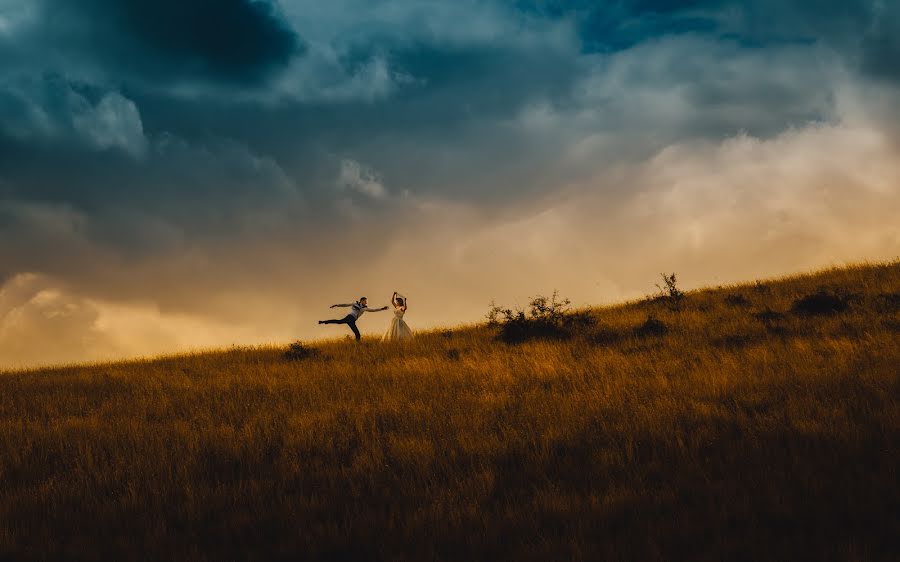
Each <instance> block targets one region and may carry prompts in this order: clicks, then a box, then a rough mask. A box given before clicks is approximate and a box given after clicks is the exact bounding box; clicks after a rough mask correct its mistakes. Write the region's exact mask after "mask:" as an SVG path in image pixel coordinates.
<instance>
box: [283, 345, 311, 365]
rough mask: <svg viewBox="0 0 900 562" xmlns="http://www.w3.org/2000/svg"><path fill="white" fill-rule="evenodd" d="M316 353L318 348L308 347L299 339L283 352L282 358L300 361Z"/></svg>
mask: <svg viewBox="0 0 900 562" xmlns="http://www.w3.org/2000/svg"><path fill="white" fill-rule="evenodd" d="M318 355H319V350H317V349H315V348H313V347H309V346H308V345H306V344H304V343H303V342H301V341H295V342H294V343H292V344H291V345H289V346H288V348H287V351H285V352H284V358H285V359H287V360H288V361H302V360H304V359H312V358H313V357H317V356H318Z"/></svg>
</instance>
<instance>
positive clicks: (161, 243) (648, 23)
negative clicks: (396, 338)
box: [0, 0, 900, 368]
mask: <svg viewBox="0 0 900 562" xmlns="http://www.w3.org/2000/svg"><path fill="white" fill-rule="evenodd" d="M897 108H900V3H898V2H893V1H889V0H821V1H819V2H809V1H807V0H759V1H756V2H751V1H749V0H684V1H675V0H609V1H594V2H590V1H584V0H581V1H579V0H573V1H564V0H507V1H501V0H455V1H433V0H432V1H423V0H382V1H376V0H332V1H329V2H320V1H314V0H280V1H277V2H276V1H269V0H80V1H78V2H72V1H71V0H0V368H15V367H23V366H33V365H39V364H45V363H58V362H72V361H92V360H101V359H109V358H118V357H137V356H150V355H154V354H159V353H171V352H176V351H184V350H196V349H202V348H210V347H230V346H232V345H249V344H258V343H286V342H289V341H292V340H295V339H303V340H314V339H318V338H329V337H343V336H344V335H345V334H344V331H342V329H343V328H345V327H343V326H337V327H336V326H321V327H320V326H318V324H317V323H316V320H318V319H322V318H328V317H330V316H332V315H333V314H334V313H335V312H336V311H332V310H329V309H328V306H329V305H331V304H333V303H339V302H350V301H352V300H355V299H356V298H358V297H360V296H363V295H365V296H368V297H369V299H370V304H371V305H373V306H374V305H382V304H387V302H388V300H389V298H390V294H391V292H392V291H394V290H398V291H400V292H401V293H403V294H405V295H406V296H407V297H408V298H409V311H408V312H407V316H406V320H407V322H408V323H409V324H410V325H411V326H412V328H413V329H424V328H430V327H435V326H453V325H456V324H459V323H467V322H468V323H470V322H477V321H480V320H481V319H482V318H483V316H484V314H485V312H486V311H487V308H488V305H489V303H490V302H491V301H492V300H496V301H497V302H498V303H501V304H506V305H517V304H518V305H523V304H525V303H526V302H527V299H528V297H529V296H531V295H536V294H549V293H551V292H552V291H553V290H554V289H558V290H559V291H560V293H561V294H562V295H563V296H566V297H569V298H570V299H572V301H573V302H574V304H575V305H578V306H583V305H589V304H608V303H615V302H619V301H622V300H625V299H632V298H637V297H641V296H644V295H647V294H649V293H652V292H654V291H655V290H656V289H655V287H654V285H655V283H657V282H658V281H659V274H660V273H661V272H676V273H677V274H678V278H679V281H680V282H681V284H682V285H683V286H684V287H688V288H690V287H701V286H715V285H718V284H726V283H732V282H737V281H741V280H748V279H755V278H758V277H768V276H776V275H781V274H787V273H794V272H801V271H806V270H809V269H812V268H820V267H826V266H831V265H839V264H844V263H849V262H860V261H867V260H871V261H877V260H887V259H894V258H896V257H897V256H898V255H900V220H898V217H900V109H897ZM389 314H390V313H389V312H384V313H381V316H378V315H376V314H370V315H366V316H365V317H363V319H362V320H361V321H360V327H361V329H362V330H363V331H364V333H369V334H378V333H380V332H381V331H383V330H384V329H385V328H386V326H387V325H388V320H389V318H388V315H389ZM347 333H349V331H347Z"/></svg>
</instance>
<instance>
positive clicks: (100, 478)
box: [0, 263, 900, 560]
mask: <svg viewBox="0 0 900 562" xmlns="http://www.w3.org/2000/svg"><path fill="white" fill-rule="evenodd" d="M671 304H672V303H669V302H667V301H666V300H665V299H660V300H657V301H646V302H639V303H629V304H625V305H621V306H616V307H609V308H603V309H596V310H591V311H588V312H586V313H585V315H584V317H585V318H588V320H587V321H583V322H582V323H580V324H579V325H578V330H577V333H576V334H575V335H574V336H573V337H568V338H566V337H563V338H561V339H553V340H541V339H537V340H527V341H525V342H523V343H521V344H517V345H511V344H506V343H503V342H500V341H497V339H496V338H495V337H494V332H493V331H492V330H490V329H489V328H487V327H476V328H467V329H459V330H455V331H453V332H435V333H429V334H423V335H421V336H420V337H419V338H418V339H417V340H415V341H414V342H413V343H412V344H410V345H407V346H403V347H395V346H381V345H380V344H376V343H374V342H373V343H364V344H363V345H361V346H356V345H354V344H353V343H352V342H332V343H327V344H322V345H320V346H318V347H317V352H318V353H317V355H316V356H314V357H311V358H305V359H300V360H289V359H287V358H285V356H284V353H283V351H284V350H283V349H274V348H271V349H248V350H231V351H224V352H221V353H209V354H200V355H193V356H181V357H173V358H161V359H158V360H152V361H141V362H125V363H117V364H108V365H95V366H84V367H72V368H60V369H43V370H36V371H29V372H16V373H5V374H0V558H6V557H8V558H10V559H17V560H23V559H46V558H48V557H49V558H63V557H64V558H68V559H97V560H109V559H120V560H127V559H201V560H202V559H206V560H222V559H328V560H335V559H347V560H350V559H361V560H363V559H365V560H371V559H390V560H428V559H442V560H448V559H460V560H479V559H480V560H493V559H509V560H549V559H555V560H562V559H576V560H577V559H606V560H617V559H640V560H654V559H717V560H718V559H757V560H761V559H796V558H801V559H817V560H827V559H835V560H877V559H890V558H891V557H892V556H894V555H895V554H896V551H897V550H896V549H897V548H898V542H897V538H896V537H897V536H900V509H898V506H900V478H898V466H900V453H898V444H900V400H898V399H900V367H898V366H900V264H896V263H895V264H889V265H872V266H860V267H852V268H847V269H839V270H831V271H827V272H822V273H818V274H815V275H810V276H800V277H794V278H788V279H783V280H779V281H771V282H766V283H757V284H749V285H745V286H736V287H727V288H721V289H716V290H706V291H698V292H693V293H690V294H688V295H686V297H685V298H684V299H683V302H682V303H681V304H680V305H679V306H678V307H677V308H676V307H673V306H671ZM648 316H652V317H653V318H654V319H655V320H656V322H655V323H654V322H649V323H648V322H647V319H648ZM48 345H52V342H48Z"/></svg>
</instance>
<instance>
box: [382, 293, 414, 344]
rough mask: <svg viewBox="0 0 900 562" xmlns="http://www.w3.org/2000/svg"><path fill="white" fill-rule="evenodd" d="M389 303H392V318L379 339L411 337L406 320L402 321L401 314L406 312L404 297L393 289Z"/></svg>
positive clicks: (384, 340) (391, 339) (399, 339)
mask: <svg viewBox="0 0 900 562" xmlns="http://www.w3.org/2000/svg"><path fill="white" fill-rule="evenodd" d="M391 304H393V305H394V319H393V320H391V325H390V326H388V329H387V331H386V332H385V333H384V336H383V337H382V338H381V341H383V342H389V341H404V340H409V339H412V330H410V329H409V326H408V325H407V324H406V322H404V321H403V315H404V314H406V297H404V296H403V295H401V294H400V293H398V292H397V291H394V296H393V297H391Z"/></svg>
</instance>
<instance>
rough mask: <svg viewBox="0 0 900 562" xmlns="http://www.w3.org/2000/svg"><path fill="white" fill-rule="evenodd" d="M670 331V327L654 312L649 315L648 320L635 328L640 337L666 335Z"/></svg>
mask: <svg viewBox="0 0 900 562" xmlns="http://www.w3.org/2000/svg"><path fill="white" fill-rule="evenodd" d="M668 331H669V327H668V326H666V325H665V324H664V323H663V322H662V320H659V319H657V318H656V317H655V316H653V315H652V314H650V315H648V316H647V320H645V321H644V323H643V324H641V325H640V326H638V327H637V328H635V329H634V333H635V334H636V335H638V336H640V337H647V336H664V335H666V334H667V333H668Z"/></svg>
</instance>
